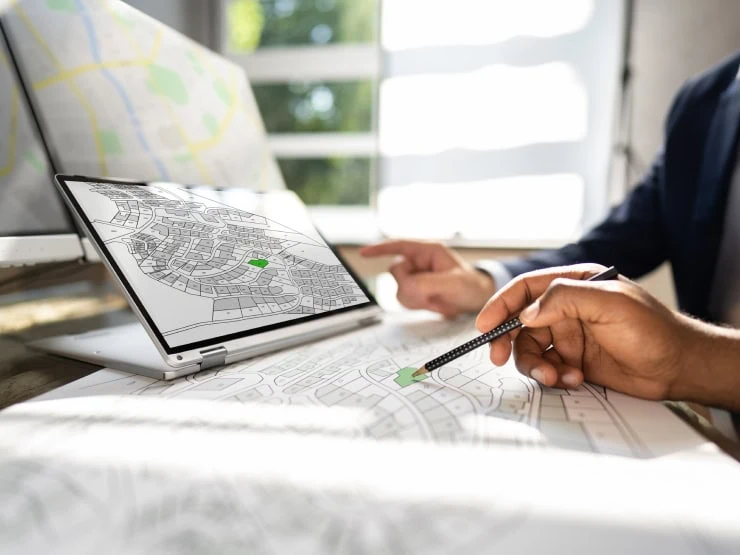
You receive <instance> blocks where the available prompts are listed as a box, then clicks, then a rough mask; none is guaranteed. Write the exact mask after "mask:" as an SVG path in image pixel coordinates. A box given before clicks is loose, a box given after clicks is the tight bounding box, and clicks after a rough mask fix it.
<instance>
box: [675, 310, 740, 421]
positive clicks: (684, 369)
mask: <svg viewBox="0 0 740 555" xmlns="http://www.w3.org/2000/svg"><path fill="white" fill-rule="evenodd" d="M681 318H683V319H685V323H686V328H687V337H686V338H684V339H685V344H686V351H685V352H686V357H685V359H684V360H683V361H681V362H680V367H681V371H680V374H679V377H678V379H677V380H676V383H675V384H674V387H673V388H671V393H670V397H671V398H672V399H675V400H685V401H695V402H698V403H701V404H703V405H708V406H714V407H720V408H725V409H729V410H731V411H740V330H737V329H733V328H723V327H719V326H714V325H711V324H707V323H704V322H700V321H697V320H693V319H690V318H688V317H686V316H681Z"/></svg>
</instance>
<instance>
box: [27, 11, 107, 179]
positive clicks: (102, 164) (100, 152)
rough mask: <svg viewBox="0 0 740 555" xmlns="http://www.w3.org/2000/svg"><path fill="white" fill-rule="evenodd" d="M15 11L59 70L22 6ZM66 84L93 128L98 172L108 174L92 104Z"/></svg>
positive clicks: (60, 68) (75, 86)
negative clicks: (98, 166) (98, 165)
mask: <svg viewBox="0 0 740 555" xmlns="http://www.w3.org/2000/svg"><path fill="white" fill-rule="evenodd" d="M14 9H15V11H16V13H17V14H18V17H19V18H20V19H21V21H23V24H24V25H25V26H26V28H27V29H28V31H29V32H30V33H31V36H32V37H33V38H34V39H35V40H36V42H37V43H39V46H41V48H42V49H43V50H44V51H45V52H46V55H47V56H49V58H50V59H51V61H52V63H53V64H54V65H55V66H56V67H57V69H59V70H63V69H64V67H62V64H61V63H60V62H59V59H58V58H57V57H56V56H55V55H54V52H53V51H52V50H51V48H49V45H48V44H46V41H45V40H44V38H43V37H42V36H41V33H39V31H38V29H36V27H35V25H34V24H33V23H31V20H30V19H29V18H28V16H27V15H26V13H25V11H24V10H23V8H21V7H20V6H18V5H16V6H15V7H14ZM67 84H68V85H69V87H70V89H71V90H72V94H74V95H75V97H76V98H77V100H78V101H79V102H80V104H81V105H82V108H83V109H84V110H85V112H87V117H88V118H89V120H90V125H91V126H92V130H93V140H94V141H95V150H96V151H97V154H98V162H99V164H100V172H101V174H102V175H107V174H108V164H107V163H106V161H105V150H104V148H103V142H102V141H101V140H100V128H99V127H98V118H97V116H96V115H95V111H94V110H93V109H92V106H90V103H89V102H88V101H87V99H86V98H85V96H84V95H83V94H82V91H80V89H79V88H78V87H77V85H76V84H75V83H74V81H67Z"/></svg>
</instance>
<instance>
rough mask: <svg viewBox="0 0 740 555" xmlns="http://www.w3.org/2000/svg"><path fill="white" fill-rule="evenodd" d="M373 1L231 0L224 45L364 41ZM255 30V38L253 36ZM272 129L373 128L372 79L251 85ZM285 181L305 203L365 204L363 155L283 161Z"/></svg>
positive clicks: (372, 28) (373, 27)
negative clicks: (348, 157) (353, 157)
mask: <svg viewBox="0 0 740 555" xmlns="http://www.w3.org/2000/svg"><path fill="white" fill-rule="evenodd" d="M377 2H378V0H232V1H231V2H230V3H229V5H228V8H227V18H228V27H229V34H228V36H229V49H230V50H231V51H237V52H249V51H252V50H254V49H255V48H257V47H259V48H262V47H272V46H298V45H322V44H331V43H347V42H353V43H368V42H374V41H375V40H376V37H377ZM255 35H259V40H258V41H257V42H256V43H255V40H254V37H255ZM253 89H254V93H255V97H256V99H257V103H258V105H259V107H260V111H261V112H262V117H263V119H264V120H265V126H266V127H267V130H268V132H270V133H321V132H365V131H370V130H371V129H372V114H373V102H374V83H373V82H371V81H365V82H352V83H327V82H310V83H305V82H294V83H286V84H274V85H273V84H270V85H254V86H253ZM280 166H281V168H282V169H283V173H284V174H285V180H286V183H287V184H288V187H290V188H291V189H293V190H295V191H296V192H297V193H298V194H299V195H300V196H301V197H302V198H303V200H304V201H305V202H307V203H310V204H367V203H368V202H369V195H370V183H369V181H370V174H371V172H370V161H369V160H367V159H342V158H331V159H312V160H282V161H280Z"/></svg>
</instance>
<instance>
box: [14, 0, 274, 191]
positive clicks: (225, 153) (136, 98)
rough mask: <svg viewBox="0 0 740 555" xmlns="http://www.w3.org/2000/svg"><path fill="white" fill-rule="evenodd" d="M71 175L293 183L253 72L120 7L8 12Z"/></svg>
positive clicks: (49, 131)
mask: <svg viewBox="0 0 740 555" xmlns="http://www.w3.org/2000/svg"><path fill="white" fill-rule="evenodd" d="M4 20H5V22H6V25H7V28H8V30H9V35H10V37H11V40H12V43H13V45H14V50H15V51H17V57H18V59H19V63H20V65H21V68H22V70H23V72H24V74H25V76H26V80H27V81H28V82H29V84H30V88H31V91H32V96H33V99H34V105H35V106H36V109H37V112H38V113H39V114H40V118H41V121H42V124H43V126H44V130H45V135H47V137H48V139H49V143H50V146H51V149H52V153H53V155H54V156H55V158H57V159H58V163H59V166H60V168H59V169H60V171H63V172H65V173H68V174H70V173H76V174H80V175H97V176H103V177H111V176H112V177H125V178H127V179H135V180H139V181H157V180H160V181H174V182H178V183H187V184H209V185H218V186H247V187H249V188H251V189H254V190H269V189H281V188H284V184H283V180H282V177H281V175H280V172H279V170H278V168H277V165H276V163H275V161H274V159H273V157H272V156H271V153H270V150H269V148H268V145H267V140H266V136H265V133H264V126H263V123H262V119H261V117H260V115H259V111H258V109H257V105H256V103H255V100H254V96H253V94H252V91H251V89H250V87H249V85H248V83H247V79H246V75H245V74H244V71H243V70H242V69H241V68H240V67H239V66H237V65H235V64H232V63H231V62H229V61H228V60H226V59H225V58H223V57H222V56H219V55H217V54H215V53H213V52H211V51H210V50H208V49H206V48H204V47H202V46H200V45H199V44H197V43H196V42H194V41H192V40H190V39H188V38H186V37H185V36H183V35H181V34H179V33H177V32H176V31H174V30H172V29H170V28H168V27H167V26H165V25H163V24H162V23H159V22H158V21H156V20H154V19H152V18H150V17H149V16H147V15H145V14H143V13H141V12H139V11H137V10H136V9H134V8H132V7H131V6H128V5H127V4H126V3H124V2H120V1H114V0H100V1H96V2H91V1H89V0H65V1H51V0H24V1H22V2H17V3H16V4H14V5H13V6H12V7H11V8H9V9H8V10H7V14H6V15H4Z"/></svg>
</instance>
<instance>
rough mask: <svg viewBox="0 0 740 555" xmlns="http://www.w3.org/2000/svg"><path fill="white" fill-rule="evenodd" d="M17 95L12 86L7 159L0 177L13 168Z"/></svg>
mask: <svg viewBox="0 0 740 555" xmlns="http://www.w3.org/2000/svg"><path fill="white" fill-rule="evenodd" d="M18 96H19V95H18V89H16V88H13V101H12V102H13V107H12V108H11V114H10V139H9V140H8V161H7V162H6V164H5V165H4V166H2V167H0V177H5V176H6V175H9V174H10V172H12V171H13V169H14V168H15V148H16V141H17V139H18V106H19V104H20V100H19V98H18Z"/></svg>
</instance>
